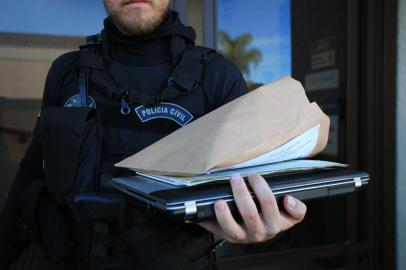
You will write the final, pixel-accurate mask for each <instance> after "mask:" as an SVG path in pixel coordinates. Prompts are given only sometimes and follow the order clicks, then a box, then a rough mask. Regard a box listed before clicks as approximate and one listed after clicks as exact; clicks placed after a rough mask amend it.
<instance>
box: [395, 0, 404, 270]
mask: <svg viewBox="0 0 406 270" xmlns="http://www.w3.org/2000/svg"><path fill="white" fill-rule="evenodd" d="M398 3H399V8H398V42H397V43H398V64H397V70H398V71H397V98H396V205H397V207H396V208H397V209H396V219H397V220H396V224H397V228H396V233H397V234H396V241H397V254H396V255H397V269H399V270H400V269H406V256H405V254H406V166H405V165H406V164H405V162H406V76H405V75H406V16H405V14H406V0H399V2H398Z"/></svg>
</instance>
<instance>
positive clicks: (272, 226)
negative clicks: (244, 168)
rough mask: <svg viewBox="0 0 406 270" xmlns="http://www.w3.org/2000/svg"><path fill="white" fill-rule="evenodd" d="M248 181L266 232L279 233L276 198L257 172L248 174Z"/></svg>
mask: <svg viewBox="0 0 406 270" xmlns="http://www.w3.org/2000/svg"><path fill="white" fill-rule="evenodd" d="M248 181H249V183H250V185H251V187H252V189H253V190H254V193H255V196H256V197H257V199H258V202H259V205H260V207H261V214H262V217H263V222H264V223H265V226H266V227H267V233H269V234H270V235H271V236H274V235H276V234H277V233H279V231H280V229H281V228H280V226H279V223H280V222H279V219H280V213H279V208H278V203H277V201H276V198H275V196H274V194H273V193H272V191H271V188H270V187H269V185H268V183H267V182H266V181H265V179H264V178H263V177H262V176H259V175H257V174H252V175H249V176H248Z"/></svg>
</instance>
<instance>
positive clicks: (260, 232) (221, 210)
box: [199, 175, 306, 243]
mask: <svg viewBox="0 0 406 270" xmlns="http://www.w3.org/2000/svg"><path fill="white" fill-rule="evenodd" d="M248 179H249V183H250V185H251V187H252V189H253V190H254V193H255V196H256V197H257V199H258V201H259V204H260V207H261V214H260V213H259V211H258V209H257V206H256V205H255V202H254V200H253V199H252V197H251V194H250V192H249V190H248V188H247V186H246V184H245V182H244V180H243V179H242V177H241V176H240V175H233V176H232V177H231V181H230V182H231V188H232V191H233V195H234V198H235V203H236V205H237V208H238V210H239V212H240V214H241V217H242V218H243V221H244V223H243V224H238V223H237V222H236V221H235V219H234V218H233V216H232V214H231V212H230V208H229V207H228V205H227V203H226V202H225V201H223V200H219V201H217V202H216V203H215V204H214V210H215V214H216V218H217V222H215V221H206V222H200V223H199V225H200V226H202V227H203V228H205V229H206V230H208V231H210V232H212V233H214V234H216V235H217V236H219V237H221V238H223V239H225V240H227V241H228V242H231V243H257V242H262V241H265V240H268V239H271V238H273V237H274V236H275V235H276V234H277V233H279V232H280V231H284V230H287V229H289V228H290V227H292V226H294V225H295V224H296V223H299V222H300V221H302V220H303V218H304V216H305V214H306V205H305V204H304V203H302V202H301V201H299V200H297V199H295V198H293V197H292V196H289V195H288V196H286V197H285V198H284V199H283V206H284V208H285V210H286V212H284V211H283V212H280V211H279V209H278V205H277V202H276V199H275V196H274V194H273V193H272V191H271V189H270V187H269V185H268V183H267V182H266V181H265V179H264V178H263V177H261V176H258V175H250V176H249V177H248Z"/></svg>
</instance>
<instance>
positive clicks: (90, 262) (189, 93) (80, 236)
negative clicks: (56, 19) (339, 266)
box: [0, 0, 306, 269]
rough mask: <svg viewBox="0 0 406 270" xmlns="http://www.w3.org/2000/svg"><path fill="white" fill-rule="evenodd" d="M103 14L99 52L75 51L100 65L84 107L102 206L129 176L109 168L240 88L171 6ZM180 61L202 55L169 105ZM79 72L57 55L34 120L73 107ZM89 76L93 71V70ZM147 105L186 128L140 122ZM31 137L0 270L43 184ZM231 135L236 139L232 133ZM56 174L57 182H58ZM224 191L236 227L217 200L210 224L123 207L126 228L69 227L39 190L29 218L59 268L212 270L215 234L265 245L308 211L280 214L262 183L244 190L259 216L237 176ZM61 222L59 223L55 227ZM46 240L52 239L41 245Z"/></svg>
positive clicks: (1, 237) (110, 9) (147, 1)
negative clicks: (30, 196)
mask: <svg viewBox="0 0 406 270" xmlns="http://www.w3.org/2000/svg"><path fill="white" fill-rule="evenodd" d="M104 5H105V7H106V10H107V13H108V17H107V18H106V19H105V21H104V30H103V31H102V38H101V40H100V42H98V43H97V44H93V45H92V44H91V46H90V49H89V47H86V48H84V49H83V48H82V50H89V51H92V53H93V54H94V55H96V56H99V57H100V59H103V60H102V61H100V62H102V63H103V67H102V68H101V69H102V71H100V70H98V71H97V70H96V71H94V72H93V71H92V72H91V74H92V76H90V79H89V99H88V100H87V101H86V102H87V105H88V106H89V107H92V108H94V109H95V110H96V111H97V115H98V117H99V121H100V125H101V140H102V144H101V149H100V151H101V153H102V154H101V161H100V164H98V166H97V168H98V169H99V171H98V172H97V175H99V176H100V178H98V183H97V186H98V188H97V192H98V194H100V196H101V195H103V194H109V195H112V194H113V195H115V196H118V195H117V194H115V192H114V190H112V188H111V186H110V181H111V178H112V177H118V176H122V175H125V174H127V173H128V172H125V171H123V170H121V169H118V168H115V167H114V163H116V162H117V161H119V160H121V159H123V158H125V157H127V156H129V155H131V154H133V153H135V152H138V151H140V150H142V149H143V148H145V147H147V146H149V145H150V144H152V143H154V142H155V141H157V140H159V139H161V138H162V137H164V136H165V135H167V134H169V133H171V132H173V131H174V130H176V129H178V128H180V127H181V126H183V125H186V124H187V123H189V122H190V121H192V120H193V119H196V118H198V117H200V116H202V115H204V114H206V113H208V112H210V111H212V110H214V109H216V108H218V107H220V106H222V105H223V104H225V103H227V102H229V101H231V100H233V99H235V98H237V97H239V96H241V95H243V94H244V93H246V91H247V88H246V84H245V81H244V79H243V77H242V74H241V72H240V71H239V70H238V69H237V68H236V66H235V65H234V64H233V63H231V62H230V61H228V60H227V59H225V58H224V57H222V56H220V55H218V54H216V53H215V52H213V51H211V50H208V49H204V48H198V47H196V46H195V45H194V40H195V38H196V35H195V32H194V30H193V29H192V28H191V27H187V26H185V25H183V24H182V23H181V22H180V20H179V18H178V14H177V13H176V12H174V11H172V10H171V9H170V5H171V1H170V0H104ZM186 52H192V53H189V54H190V55H192V57H191V59H193V57H194V56H195V55H197V54H196V52H199V53H201V55H200V54H199V55H198V56H199V57H200V56H202V57H200V58H198V60H199V61H198V62H196V63H195V65H202V68H201V69H198V70H199V72H200V73H199V76H198V78H197V79H196V82H195V83H194V84H193V87H191V89H189V88H188V86H187V83H186V84H184V82H179V83H176V82H175V86H179V85H181V86H183V85H186V86H184V87H180V88H181V90H176V91H178V92H182V93H178V92H176V91H175V95H165V94H166V91H169V90H168V85H170V86H171V83H170V82H171V81H170V80H169V79H170V78H172V79H173V78H175V79H176V76H175V75H176V72H177V70H178V71H179V69H177V67H178V66H179V65H180V63H183V62H185V61H186V62H187V63H186V64H188V65H190V63H191V62H188V59H189V58H188V57H189V56H186ZM82 65H84V64H83V62H82V60H81V53H80V51H74V52H70V53H67V54H64V55H62V56H60V57H59V58H58V59H56V60H55V61H54V63H53V65H52V67H51V69H50V71H49V73H48V76H47V80H46V85H45V89H44V96H43V103H42V110H41V111H42V112H46V111H47V110H48V109H49V108H61V107H64V108H71V107H75V106H76V105H77V104H78V103H80V101H81V100H80V95H79V94H78V89H77V88H78V87H77V85H78V80H79V81H80V75H78V74H79V73H80V72H79V71H80V68H81V66H82ZM90 66H92V67H94V66H95V65H94V64H90ZM97 68H99V69H100V64H99V66H98V67H96V69H97ZM192 68H194V67H192ZM97 74H99V75H100V74H101V75H100V76H96V75H97ZM174 74H175V75H174ZM104 75H105V76H104ZM181 75H182V74H181ZM106 78H107V79H106ZM170 86H169V87H170ZM123 89H126V90H125V91H123ZM151 105H153V106H155V107H159V106H176V108H178V109H179V110H181V111H182V112H185V114H187V115H190V119H187V121H183V122H182V120H179V119H175V118H174V117H173V116H170V115H161V116H160V117H154V118H153V119H146V118H143V117H142V114H137V113H135V112H134V111H133V110H142V109H143V108H148V107H150V106H151ZM161 111H164V110H161ZM41 118H42V116H41ZM68 120H70V121H71V120H72V119H68ZM61 121H62V120H61ZM36 129H40V128H38V127H37V128H36ZM252 132H255V131H252ZM39 134H40V132H36V131H35V130H34V132H33V139H32V142H31V144H30V146H29V147H28V149H27V152H26V154H25V156H24V158H23V159H22V161H21V164H20V169H19V171H18V173H17V176H16V178H15V180H14V182H13V185H12V188H11V190H10V192H9V196H8V199H7V202H6V206H5V208H4V211H3V213H2V216H1V221H0V252H1V254H2V255H1V260H0V268H1V269H7V268H8V267H9V266H10V265H11V263H12V262H13V261H14V260H15V259H16V258H18V256H19V255H20V253H21V252H22V251H23V250H24V248H25V247H26V246H27V244H28V243H29V241H28V239H27V237H21V235H24V230H26V227H27V226H26V225H27V224H25V223H24V222H22V221H21V220H22V218H21V216H22V214H21V213H22V212H23V211H24V210H25V208H26V205H25V204H23V203H22V202H21V200H20V195H21V194H23V193H24V192H26V190H27V189H28V188H27V187H29V186H31V184H32V182H33V181H34V180H35V179H38V178H44V175H46V171H47V164H45V165H44V161H43V160H44V148H43V145H44V139H43V138H42V137H41V136H40V135H39ZM235 135H236V136H238V130H236V131H235ZM179 139H182V138H179ZM61 144H63V143H61ZM47 151H48V150H46V148H45V152H47ZM57 155H59V156H58V158H60V157H62V159H61V161H62V162H60V163H63V161H64V159H63V158H65V157H64V153H57ZM78 162H80V161H78ZM50 166H51V165H50ZM56 166H57V165H56ZM44 171H45V172H44ZM54 171H55V169H54ZM63 173H64V172H60V177H61V179H62V178H63V175H62V174H63ZM61 184H64V183H61ZM230 184H231V187H232V190H233V194H234V197H235V201H236V204H237V207H238V210H239V212H240V214H241V217H242V221H241V222H237V221H236V220H235V219H234V218H233V216H232V215H231V213H230V209H229V208H228V205H227V203H226V202H224V201H222V200H219V201H217V202H216V203H215V206H214V208H215V214H216V220H215V221H206V222H201V223H199V224H179V223H176V222H173V221H170V220H168V219H166V218H164V217H162V216H161V215H159V214H157V213H155V212H154V211H153V210H151V209H145V208H144V207H141V206H138V205H136V204H134V205H126V207H123V206H121V210H120V211H121V214H120V216H121V217H123V216H124V218H122V220H121V222H120V224H119V223H118V218H119V215H118V213H113V214H112V216H108V217H107V212H108V211H107V210H106V211H105V212H106V213H104V214H105V215H106V216H105V217H104V218H105V219H103V218H102V219H98V220H97V221H95V220H91V221H90V222H82V220H81V221H80V224H77V223H79V222H78V221H77V220H76V219H75V218H73V217H72V216H71V215H70V214H68V212H67V210H66V209H67V207H66V206H62V205H61V204H60V200H59V201H57V203H55V204H49V203H48V202H49V201H50V200H51V201H52V198H54V197H53V196H54V194H52V189H51V188H50V187H49V186H48V187H47V184H45V187H47V189H44V190H45V191H43V192H41V193H38V194H40V195H38V196H39V197H40V199H39V200H38V201H39V203H38V205H37V206H35V207H32V208H35V209H36V210H35V211H34V212H35V215H37V216H35V217H34V219H35V220H36V219H37V218H38V216H41V217H43V218H42V219H41V218H39V219H38V220H39V221H36V222H35V223H36V225H37V226H38V227H39V228H38V229H39V231H40V232H41V233H40V235H39V239H40V240H42V242H43V245H44V246H46V249H47V250H48V253H49V254H50V257H52V258H50V259H53V260H54V261H59V262H60V261H63V263H64V265H65V266H66V267H67V268H70V269H213V268H215V267H216V265H215V261H214V260H213V256H212V253H211V252H210V248H211V247H212V245H213V234H215V235H216V236H217V238H221V239H225V240H226V241H227V242H230V243H235V244H249V243H260V242H265V241H267V240H270V239H272V238H273V237H275V236H276V235H277V234H278V233H279V232H281V231H284V230H287V229H289V228H290V227H292V226H293V225H295V224H296V223H298V222H300V221H301V220H302V219H303V218H304V216H305V213H306V206H305V205H304V204H303V203H302V202H301V201H299V200H297V199H295V198H293V197H290V196H287V197H285V198H284V200H283V208H284V209H283V211H280V210H279V209H278V205H277V203H276V200H275V197H274V195H273V193H272V191H271V190H270V188H269V186H268V185H267V183H266V182H265V180H264V179H263V178H262V177H261V176H258V175H251V176H249V185H250V186H251V187H252V189H253V191H254V192H255V195H256V197H257V198H258V201H259V207H257V206H256V204H255V203H254V201H253V199H252V198H251V196H250V193H249V191H248V188H247V186H246V184H245V182H244V181H243V179H242V178H241V176H239V175H233V176H232V177H231V180H230ZM92 191H94V190H92ZM44 194H47V195H44ZM109 198H110V197H109ZM99 201H102V200H99ZM103 203H104V202H102V203H100V205H102V206H101V207H106V208H102V210H103V209H107V207H109V206H108V205H106V206H104V204H103ZM51 206H52V207H51ZM29 208H30V207H29ZM43 208H47V211H48V212H44V211H43V210H42V209H43ZM102 212H103V211H102ZM113 212H114V211H113ZM41 213H42V214H41ZM43 213H46V214H43ZM114 214H117V215H116V216H114ZM44 216H45V218H44ZM61 216H62V219H58V218H57V217H61ZM44 220H45V221H44ZM59 220H61V222H59V223H58V221H59ZM57 225H58V226H59V225H60V226H59V227H58V226H57ZM47 226H48V227H47ZM44 228H46V229H44ZM55 228H62V229H61V230H57V229H55ZM72 228H74V229H72ZM53 231H54V232H53ZM55 231H56V232H55ZM52 233H54V234H53V236H52V237H51V236H49V235H51V234H52ZM58 233H59V235H58ZM55 235H56V236H55Z"/></svg>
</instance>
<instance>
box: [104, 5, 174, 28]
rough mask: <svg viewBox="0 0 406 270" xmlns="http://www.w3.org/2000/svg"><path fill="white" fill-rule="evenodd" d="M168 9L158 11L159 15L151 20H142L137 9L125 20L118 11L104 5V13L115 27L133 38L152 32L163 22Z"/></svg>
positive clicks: (140, 13)
mask: <svg viewBox="0 0 406 270" xmlns="http://www.w3.org/2000/svg"><path fill="white" fill-rule="evenodd" d="M103 2H104V1H103ZM169 7H170V6H169V5H168V6H167V7H166V8H165V9H161V10H159V11H160V13H159V15H158V16H153V17H151V18H143V17H142V11H141V10H137V9H135V10H134V11H133V12H132V13H131V15H130V18H129V17H126V18H125V17H124V16H122V15H120V11H118V10H108V8H107V6H106V5H105V8H106V11H107V13H108V14H109V16H110V18H111V19H112V22H113V23H114V24H115V25H116V27H117V28H118V29H119V30H120V31H121V32H123V33H124V34H127V35H133V36H140V35H145V34H149V33H151V32H153V31H154V30H155V29H156V28H157V27H158V26H159V25H160V24H161V23H162V22H163V21H164V19H165V15H166V13H167V12H168V11H169Z"/></svg>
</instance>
